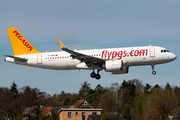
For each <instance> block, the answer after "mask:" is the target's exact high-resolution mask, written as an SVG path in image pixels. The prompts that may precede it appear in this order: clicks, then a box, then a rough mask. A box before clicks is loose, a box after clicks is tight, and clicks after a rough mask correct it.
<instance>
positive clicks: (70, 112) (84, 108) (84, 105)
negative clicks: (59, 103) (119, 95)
mask: <svg viewBox="0 0 180 120" xmlns="http://www.w3.org/2000/svg"><path fill="white" fill-rule="evenodd" d="M101 111H102V109H94V108H93V107H92V106H91V105H90V104H89V103H88V102H87V101H86V100H78V101H77V102H76V103H75V104H74V105H73V106H71V107H69V108H61V109H60V110H59V111H58V112H59V118H60V120H87V119H88V116H89V115H97V116H100V115H101Z"/></svg>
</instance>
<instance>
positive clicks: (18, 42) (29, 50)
mask: <svg viewBox="0 0 180 120" xmlns="http://www.w3.org/2000/svg"><path fill="white" fill-rule="evenodd" d="M7 31H8V34H9V39H10V41H11V45H12V48H13V52H14V55H15V56H17V55H25V54H34V53H41V52H39V51H37V50H36V49H35V48H34V47H33V46H32V45H31V44H30V43H29V42H28V41H27V40H26V38H25V37H24V36H23V35H22V34H21V33H20V32H19V31H18V30H17V29H16V28H7Z"/></svg>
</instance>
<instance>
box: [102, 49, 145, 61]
mask: <svg viewBox="0 0 180 120" xmlns="http://www.w3.org/2000/svg"><path fill="white" fill-rule="evenodd" d="M128 53H129V54H128ZM147 54H148V50H147V49H142V50H131V51H130V52H127V50H125V51H108V50H104V51H103V52H102V57H101V58H107V59H114V58H116V57H118V58H117V59H118V60H120V59H122V58H123V57H133V56H147Z"/></svg>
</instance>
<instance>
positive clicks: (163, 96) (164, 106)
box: [144, 89, 178, 120]
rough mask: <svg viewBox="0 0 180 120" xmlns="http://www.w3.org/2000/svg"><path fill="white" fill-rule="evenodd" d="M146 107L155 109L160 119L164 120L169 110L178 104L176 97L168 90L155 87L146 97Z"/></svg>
mask: <svg viewBox="0 0 180 120" xmlns="http://www.w3.org/2000/svg"><path fill="white" fill-rule="evenodd" d="M144 105H145V106H146V105H147V109H148V110H150V109H157V110H158V111H159V112H160V115H161V117H162V120H165V119H166V118H167V116H168V114H169V112H170V111H171V110H172V109H173V108H175V107H176V106H177V105H178V97H177V95H176V94H174V93H172V91H170V90H163V89H156V90H154V91H153V92H152V93H151V94H150V95H149V96H148V98H147V102H145V103H144Z"/></svg>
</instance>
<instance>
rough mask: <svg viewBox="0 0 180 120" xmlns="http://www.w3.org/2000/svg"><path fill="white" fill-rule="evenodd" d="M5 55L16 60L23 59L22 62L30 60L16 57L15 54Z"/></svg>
mask: <svg viewBox="0 0 180 120" xmlns="http://www.w3.org/2000/svg"><path fill="white" fill-rule="evenodd" d="M5 56H6V57H10V58H13V59H14V60H17V61H21V62H26V61H27V60H28V59H25V58H20V57H15V56H11V55H5Z"/></svg>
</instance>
